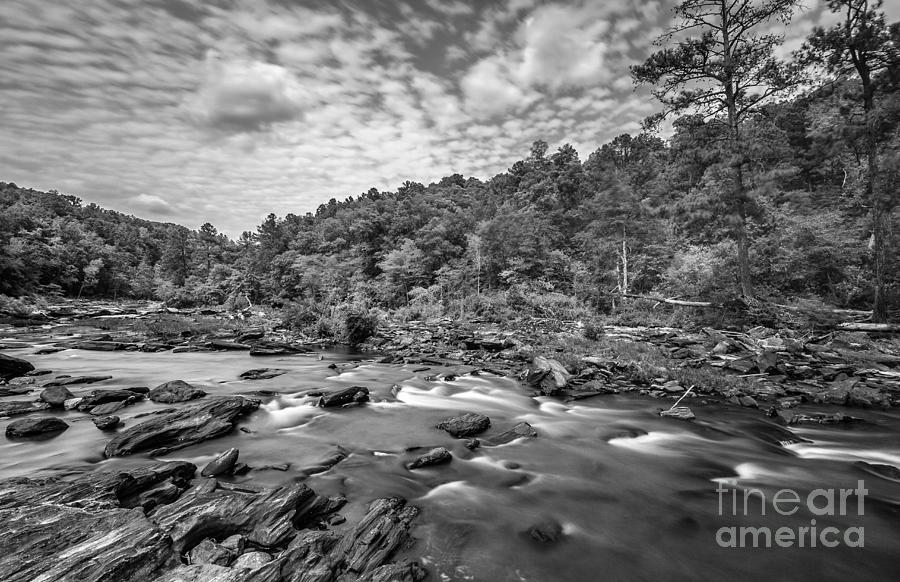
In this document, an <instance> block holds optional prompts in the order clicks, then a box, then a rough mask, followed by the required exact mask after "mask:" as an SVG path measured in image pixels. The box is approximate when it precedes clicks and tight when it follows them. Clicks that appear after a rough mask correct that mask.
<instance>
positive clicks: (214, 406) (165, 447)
mask: <svg viewBox="0 0 900 582" xmlns="http://www.w3.org/2000/svg"><path fill="white" fill-rule="evenodd" d="M258 406H259V401H258V400H253V399H249V398H244V397H242V396H232V397H228V398H216V399H212V400H206V401H203V402H201V403H198V404H193V405H190V406H186V407H185V408H182V409H179V410H176V411H175V412H171V413H168V414H164V415H160V416H158V417H156V418H153V419H151V420H146V421H144V422H142V423H140V424H137V425H135V426H132V427H131V428H129V429H127V430H124V431H122V432H120V433H119V434H117V435H116V436H115V437H113V439H112V440H111V441H109V443H107V445H106V448H105V449H104V454H105V455H106V456H107V457H119V456H123V455H131V454H134V453H139V452H142V451H150V454H151V455H162V454H165V453H169V452H171V451H175V450H178V449H181V448H184V447H188V446H191V445H194V444H197V443H199V442H202V441H205V440H208V439H213V438H216V437H220V436H222V435H225V434H227V433H228V432H230V431H231V429H232V428H234V424H235V422H236V421H237V418H238V417H239V416H241V415H242V414H246V413H248V412H250V411H251V410H255V409H256V408H257V407H258Z"/></svg>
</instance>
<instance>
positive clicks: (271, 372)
mask: <svg viewBox="0 0 900 582" xmlns="http://www.w3.org/2000/svg"><path fill="white" fill-rule="evenodd" d="M286 373H287V370H281V369H279V368H255V369H253V370H247V371H246V372H243V373H242V374H241V375H240V376H239V377H240V378H241V379H242V380H267V379H269V378H274V377H276V376H281V375H282V374H286Z"/></svg>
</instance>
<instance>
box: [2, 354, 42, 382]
mask: <svg viewBox="0 0 900 582" xmlns="http://www.w3.org/2000/svg"><path fill="white" fill-rule="evenodd" d="M32 370H34V366H33V365H32V364H31V362H27V361H25V360H22V359H20V358H14V357H12V356H7V355H6V354H2V353H0V379H3V380H10V379H12V378H15V377H17V376H24V375H25V374H27V373H28V372H30V371H32Z"/></svg>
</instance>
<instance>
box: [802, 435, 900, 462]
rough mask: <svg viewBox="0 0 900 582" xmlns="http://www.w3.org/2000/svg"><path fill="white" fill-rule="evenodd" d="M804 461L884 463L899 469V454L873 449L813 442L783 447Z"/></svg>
mask: <svg viewBox="0 0 900 582" xmlns="http://www.w3.org/2000/svg"><path fill="white" fill-rule="evenodd" d="M785 448H786V449H790V450H792V451H794V452H795V453H797V455H798V456H800V457H802V458H804V459H829V460H833V461H848V462H856V461H865V462H867V463H885V464H888V465H894V466H895V467H900V452H898V451H885V450H881V451H879V450H874V449H855V448H842V447H840V446H839V445H838V444H837V443H829V442H824V441H820V442H814V443H793V444H788V445H785Z"/></svg>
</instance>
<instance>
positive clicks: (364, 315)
mask: <svg viewBox="0 0 900 582" xmlns="http://www.w3.org/2000/svg"><path fill="white" fill-rule="evenodd" d="M377 330H378V316H376V315H375V314H373V313H370V312H369V311H349V312H348V313H347V314H346V315H345V316H344V340H345V341H346V342H347V343H348V344H350V345H351V346H355V345H359V344H361V343H363V342H364V341H366V340H367V339H369V338H370V337H372V336H373V335H375V332H376V331H377Z"/></svg>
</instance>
